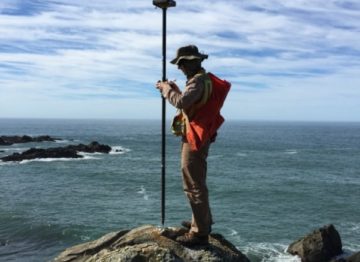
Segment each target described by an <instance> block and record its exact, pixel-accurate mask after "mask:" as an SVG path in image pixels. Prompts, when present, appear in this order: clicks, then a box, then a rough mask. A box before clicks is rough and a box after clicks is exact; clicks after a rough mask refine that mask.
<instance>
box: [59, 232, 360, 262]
mask: <svg viewBox="0 0 360 262" xmlns="http://www.w3.org/2000/svg"><path fill="white" fill-rule="evenodd" d="M185 232H187V230H186V229H184V228H171V227H170V228H158V227H155V226H151V225H146V226H141V227H138V228H134V229H132V230H123V231H119V232H113V233H109V234H107V235H104V236H103V237H101V238H99V239H97V240H94V241H91V242H87V243H83V244H80V245H77V246H73V247H70V248H68V249H66V250H65V251H63V252H62V253H60V254H59V255H58V256H57V257H56V258H54V260H53V262H69V261H72V262H95V261H102V262H111V261H121V262H139V261H140V262H142V261H144V262H145V261H152V262H163V261H167V262H190V261H199V262H201V261H203V262H205V261H207V262H208V261H211V262H223V261H227V262H249V261H250V260H249V259H248V258H247V257H246V256H245V255H244V254H242V253H241V252H240V251H239V250H238V249H237V248H236V247H235V246H234V245H233V244H231V243H230V242H229V241H227V240H226V239H225V238H224V237H223V236H222V235H220V234H210V237H209V243H208V244H205V245H196V246H193V247H185V246H183V245H182V244H180V243H179V242H177V241H175V239H176V237H177V236H180V235H182V234H184V233H185ZM287 252H288V253H290V254H292V255H297V256H298V257H300V258H301V261H302V262H360V252H357V253H355V254H351V255H344V254H343V250H342V244H341V239H340V235H339V233H338V232H337V231H336V229H335V227H334V226H333V225H327V226H324V227H322V228H320V229H317V230H315V231H313V232H312V233H310V234H308V235H306V236H305V237H303V238H301V239H299V240H297V241H295V242H294V243H292V244H290V246H289V248H288V250H287Z"/></svg>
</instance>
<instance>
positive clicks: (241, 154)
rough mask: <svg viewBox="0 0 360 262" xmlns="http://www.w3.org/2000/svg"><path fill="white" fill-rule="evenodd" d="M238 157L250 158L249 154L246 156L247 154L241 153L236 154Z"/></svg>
mask: <svg viewBox="0 0 360 262" xmlns="http://www.w3.org/2000/svg"><path fill="white" fill-rule="evenodd" d="M236 156H240V157H246V156H248V154H246V153H241V152H238V153H236Z"/></svg>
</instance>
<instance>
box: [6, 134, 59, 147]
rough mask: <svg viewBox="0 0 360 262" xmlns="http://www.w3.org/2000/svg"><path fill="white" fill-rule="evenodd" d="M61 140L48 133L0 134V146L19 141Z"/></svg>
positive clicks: (18, 142)
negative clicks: (40, 134)
mask: <svg viewBox="0 0 360 262" xmlns="http://www.w3.org/2000/svg"><path fill="white" fill-rule="evenodd" d="M56 140H61V139H60V138H54V137H51V136H48V135H45V136H35V137H31V136H27V135H23V136H0V146H9V145H13V144H20V143H31V142H55V141H56Z"/></svg>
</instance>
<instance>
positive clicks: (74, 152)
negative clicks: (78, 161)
mask: <svg viewBox="0 0 360 262" xmlns="http://www.w3.org/2000/svg"><path fill="white" fill-rule="evenodd" d="M110 151H111V147H110V146H108V145H101V144H99V143H98V142H96V141H94V142H91V143H90V144H89V145H84V144H79V145H69V146H66V147H52V148H46V149H43V148H30V149H29V150H27V151H25V152H22V153H14V154H12V155H9V156H5V157H2V158H0V159H1V160H2V161H23V160H30V159H36V158H82V157H83V156H82V155H79V154H78V152H85V153H95V152H99V153H109V152H110Z"/></svg>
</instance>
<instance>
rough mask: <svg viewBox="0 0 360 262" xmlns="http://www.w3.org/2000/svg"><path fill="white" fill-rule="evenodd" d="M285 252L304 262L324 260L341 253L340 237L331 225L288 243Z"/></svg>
mask: <svg viewBox="0 0 360 262" xmlns="http://www.w3.org/2000/svg"><path fill="white" fill-rule="evenodd" d="M287 252H289V253H290V254H292V255H297V256H299V257H300V258H301V261H304V262H320V261H322V262H326V261H329V260H330V259H331V258H334V257H336V256H339V255H341V254H342V253H343V251H342V243H341V238H340V235H339V233H338V231H337V230H336V229H335V227H334V226H333V225H327V226H324V227H322V228H320V229H317V230H315V231H313V232H312V233H310V234H308V235H306V236H305V237H303V238H300V239H299V240H297V241H295V242H294V243H292V244H290V246H289V248H288V250H287Z"/></svg>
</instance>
